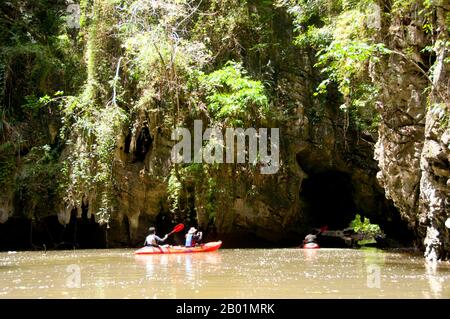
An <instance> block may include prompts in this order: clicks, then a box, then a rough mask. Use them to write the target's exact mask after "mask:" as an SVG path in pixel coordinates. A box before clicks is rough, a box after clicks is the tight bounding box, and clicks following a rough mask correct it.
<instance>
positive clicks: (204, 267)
mask: <svg viewBox="0 0 450 319" xmlns="http://www.w3.org/2000/svg"><path fill="white" fill-rule="evenodd" d="M133 252H134V250H133V249H104V250H66V251H48V252H2V253H0V298H90V299H91V298H289V299H291V298H295V299H299V298H450V264H449V263H438V264H429V263H427V262H426V261H425V260H424V259H423V258H422V256H420V255H412V254H408V253H401V252H393V251H381V250H377V249H368V248H365V249H319V250H302V249H220V250H219V251H217V252H210V253H197V254H191V255H189V254H181V255H155V256H135V255H134V254H133Z"/></svg>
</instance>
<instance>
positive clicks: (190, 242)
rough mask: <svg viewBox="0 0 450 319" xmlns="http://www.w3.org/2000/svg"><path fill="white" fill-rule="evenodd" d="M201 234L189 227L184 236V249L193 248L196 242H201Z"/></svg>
mask: <svg viewBox="0 0 450 319" xmlns="http://www.w3.org/2000/svg"><path fill="white" fill-rule="evenodd" d="M202 237H203V233H202V232H201V231H197V229H196V228H195V227H191V228H190V229H189V231H188V233H187V234H186V243H185V246H186V247H194V246H195V245H196V244H197V243H198V242H200V241H201V240H202Z"/></svg>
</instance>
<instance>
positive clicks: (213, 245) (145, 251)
mask: <svg viewBox="0 0 450 319" xmlns="http://www.w3.org/2000/svg"><path fill="white" fill-rule="evenodd" d="M221 245H222V241H220V240H219V241H213V242H209V243H206V244H201V245H198V246H195V247H184V246H161V247H159V248H158V247H151V246H147V247H142V248H140V249H138V250H136V251H135V252H134V253H135V254H136V255H159V254H192V253H206V252H209V251H215V250H217V249H219V248H220V246H221Z"/></svg>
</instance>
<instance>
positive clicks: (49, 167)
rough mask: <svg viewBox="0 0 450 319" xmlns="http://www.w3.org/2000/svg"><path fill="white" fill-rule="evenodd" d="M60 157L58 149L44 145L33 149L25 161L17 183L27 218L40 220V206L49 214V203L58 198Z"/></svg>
mask: <svg viewBox="0 0 450 319" xmlns="http://www.w3.org/2000/svg"><path fill="white" fill-rule="evenodd" d="M58 157H59V152H58V151H57V150H56V149H52V148H51V147H50V146H49V145H42V146H35V147H33V148H32V149H31V150H30V152H29V153H28V154H27V155H26V157H25V158H24V159H23V166H22V167H21V170H20V173H19V174H18V176H17V181H16V183H17V190H18V191H19V193H20V194H21V200H22V202H23V203H24V213H25V214H27V215H28V216H27V217H30V218H35V217H37V218H39V216H36V215H37V214H36V207H38V206H40V208H41V210H42V211H43V213H44V214H48V213H49V212H48V204H49V201H51V200H53V199H56V198H57V196H58V193H57V192H58V182H59V180H60V172H61V164H60V163H59V162H58Z"/></svg>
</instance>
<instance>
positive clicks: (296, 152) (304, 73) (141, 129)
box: [109, 7, 407, 246]
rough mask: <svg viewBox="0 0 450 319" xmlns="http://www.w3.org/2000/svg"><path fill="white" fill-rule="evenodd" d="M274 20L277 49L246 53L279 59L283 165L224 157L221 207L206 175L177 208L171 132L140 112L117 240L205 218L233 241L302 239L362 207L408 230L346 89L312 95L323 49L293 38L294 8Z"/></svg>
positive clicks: (273, 62)
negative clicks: (267, 171)
mask: <svg viewBox="0 0 450 319" xmlns="http://www.w3.org/2000/svg"><path fill="white" fill-rule="evenodd" d="M252 8H253V9H252V10H258V8H257V7H252ZM272 19H273V20H271V21H270V25H272V26H273V30H272V31H273V34H274V35H276V37H277V38H276V41H275V42H277V43H278V45H279V47H280V49H279V50H281V51H279V50H272V51H271V50H268V53H267V52H266V55H265V56H264V57H263V60H262V61H258V60H255V57H252V56H251V55H250V54H249V55H248V56H247V57H246V58H244V61H245V63H246V65H248V66H252V65H255V66H257V67H258V68H260V66H261V65H263V66H264V65H270V68H271V70H272V71H271V72H273V74H272V76H271V77H270V78H268V79H267V80H268V81H270V82H272V83H273V84H272V87H273V91H274V92H273V96H274V97H275V98H274V108H276V109H277V110H280V111H281V112H283V113H284V117H283V120H279V119H278V120H274V121H272V123H271V126H272V127H279V128H280V139H281V141H280V145H281V146H280V149H281V150H280V151H281V154H280V162H281V167H280V170H279V171H278V172H277V173H276V174H274V175H262V174H260V173H259V169H252V168H251V167H247V166H245V165H244V166H242V165H237V166H235V165H233V164H224V165H223V166H221V167H220V168H219V169H217V170H216V171H215V173H214V174H213V175H214V178H215V180H217V181H219V182H218V184H217V185H216V186H215V187H214V188H215V190H216V192H215V195H214V196H215V199H214V205H215V207H214V212H213V216H211V215H210V212H208V207H207V206H208V205H210V204H211V203H209V200H208V199H207V198H205V196H204V194H203V193H204V192H205V190H204V184H205V183H207V181H206V180H204V181H202V183H194V182H189V181H187V182H186V185H184V187H185V189H186V190H187V192H186V193H185V194H184V199H183V200H182V202H181V204H180V207H179V211H178V212H177V214H176V215H173V214H172V213H170V212H169V209H168V193H167V180H168V176H169V172H170V167H171V166H170V165H171V164H170V160H169V157H170V149H171V146H172V145H173V142H171V141H170V133H171V132H170V130H159V129H158V127H159V125H160V124H159V122H158V118H157V117H154V118H145V116H144V115H142V117H140V118H136V119H135V120H134V123H135V124H134V127H133V130H132V132H131V131H130V132H128V131H126V132H124V134H123V136H121V137H120V139H119V145H118V148H117V149H116V159H115V166H114V167H115V174H116V178H117V180H118V185H120V186H119V195H118V199H119V206H118V209H117V212H116V213H114V214H113V221H112V224H111V229H110V231H109V233H110V236H109V238H110V240H111V241H113V242H114V241H116V243H120V242H122V243H125V242H129V243H132V244H136V243H139V242H140V241H141V240H142V238H144V236H145V233H146V230H147V228H148V226H149V224H151V223H156V224H158V225H159V226H160V228H161V227H167V226H166V225H167V224H168V223H170V222H175V221H176V222H185V223H188V224H198V225H199V226H200V227H201V228H202V229H203V230H204V231H206V233H207V234H208V235H209V236H210V237H215V238H222V239H223V240H224V241H225V242H226V243H227V245H229V246H242V245H281V244H286V243H288V244H290V245H295V244H298V243H299V242H300V241H301V238H303V237H302V236H304V235H305V234H306V233H307V232H308V231H310V230H311V229H312V228H314V227H321V226H324V225H328V226H329V227H330V228H343V227H346V226H348V223H349V222H350V220H352V219H353V217H354V215H355V214H356V213H361V214H363V215H365V216H367V217H369V218H371V220H372V221H373V222H377V223H380V224H381V225H382V228H384V229H385V230H386V231H387V233H388V234H389V235H392V236H396V234H397V235H398V237H399V238H400V237H401V236H402V235H404V234H405V233H407V232H406V231H405V230H404V229H402V223H401V221H400V219H399V218H398V215H397V213H396V210H395V208H394V207H393V205H392V203H391V202H390V201H388V200H386V199H385V198H384V194H383V190H382V188H381V187H380V186H379V185H378V184H377V181H376V178H375V173H376V171H377V167H376V162H375V161H374V160H373V159H372V157H373V155H372V154H373V145H374V139H375V138H376V137H374V136H370V135H365V136H361V135H360V133H358V132H357V131H355V129H354V128H353V127H352V126H351V125H350V127H349V119H348V118H347V116H346V114H345V113H342V112H341V111H339V105H340V104H341V103H340V97H339V96H338V95H337V94H336V93H330V95H329V96H328V97H326V98H325V99H323V100H321V101H319V100H316V99H314V98H312V97H313V93H314V92H315V88H316V87H317V85H318V83H319V82H320V75H319V74H318V71H317V70H315V69H314V67H313V65H314V63H315V58H314V53H313V52H311V51H307V50H305V51H301V52H299V49H298V48H297V47H294V46H293V44H292V41H293V32H292V25H291V22H290V18H289V16H288V15H287V14H286V13H285V12H283V11H282V10H278V11H274V12H273V18H272ZM236 41H238V42H239V43H240V50H242V51H243V52H247V51H248V52H251V50H250V48H251V47H253V46H254V45H256V44H257V43H253V42H252V39H251V37H248V35H247V34H242V35H241V37H237V39H236ZM258 58H259V59H261V57H258ZM250 71H251V72H252V73H254V72H256V71H257V69H256V68H255V70H252V69H250ZM191 124H192V123H190V124H189V123H188V126H189V125H191ZM163 230H165V229H163Z"/></svg>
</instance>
